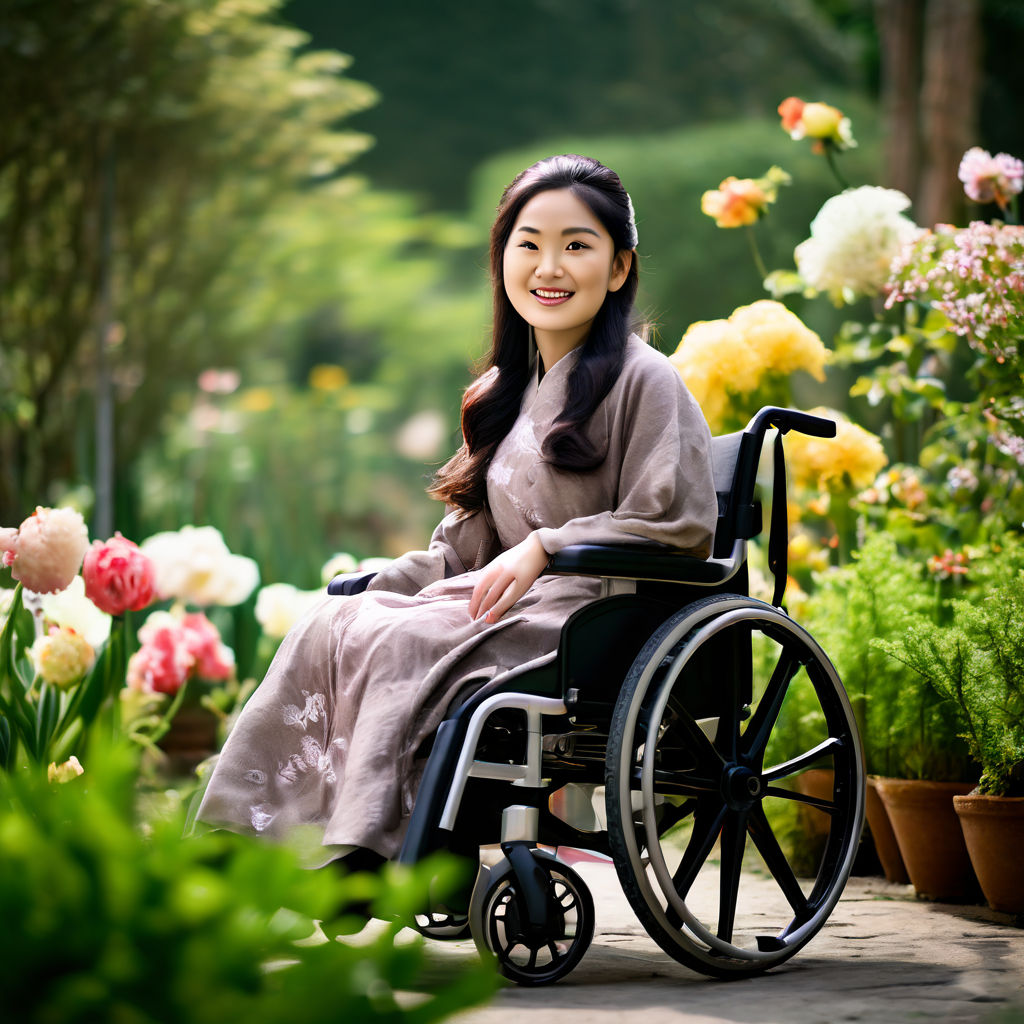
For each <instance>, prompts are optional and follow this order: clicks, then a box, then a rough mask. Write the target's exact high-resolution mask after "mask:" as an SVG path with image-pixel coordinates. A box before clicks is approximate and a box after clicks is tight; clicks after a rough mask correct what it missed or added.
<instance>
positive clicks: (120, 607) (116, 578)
mask: <svg viewBox="0 0 1024 1024" xmlns="http://www.w3.org/2000/svg"><path fill="white" fill-rule="evenodd" d="M155 575H156V570H155V569H154V567H153V563H152V561H151V560H150V559H149V558H148V557H147V556H146V555H144V554H143V553H142V552H141V551H140V550H139V548H138V545H137V544H135V543H134V542H133V541H130V540H127V539H126V538H125V537H122V536H121V534H120V533H116V534H114V536H113V537H111V538H110V540H108V541H107V542H106V543H103V542H102V541H98V540H94V541H93V542H92V547H91V548H89V550H88V552H87V553H86V556H85V564H84V565H83V566H82V577H83V578H84V579H85V596H86V597H88V598H89V600H90V601H92V603H93V604H94V605H96V607H97V608H99V609H100V611H103V612H106V613H107V614H108V615H122V614H124V612H126V611H128V610H129V609H131V611H133V612H137V611H138V610H139V609H140V608H145V607H146V605H147V604H149V603H150V601H152V600H153V581H154V579H155Z"/></svg>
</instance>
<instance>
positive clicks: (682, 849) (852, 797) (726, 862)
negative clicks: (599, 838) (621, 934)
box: [606, 594, 865, 978]
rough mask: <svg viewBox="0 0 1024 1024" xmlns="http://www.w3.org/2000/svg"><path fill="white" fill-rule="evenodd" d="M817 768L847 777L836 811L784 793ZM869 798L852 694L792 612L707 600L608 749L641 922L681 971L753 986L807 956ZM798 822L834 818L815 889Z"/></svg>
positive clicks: (667, 648) (837, 889) (731, 598)
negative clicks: (794, 829)
mask: <svg viewBox="0 0 1024 1024" xmlns="http://www.w3.org/2000/svg"><path fill="white" fill-rule="evenodd" d="M769 665H770V666H771V668H770V669H769V668H768V666H769ZM651 737H653V739H654V742H653V743H651V742H650V738H651ZM780 745H781V746H783V747H785V746H788V747H789V748H790V749H784V750H780V749H779V747H780ZM766 751H767V752H768V760H767V767H766V765H765V762H766V758H765V754H766ZM811 767H825V768H828V769H832V771H833V773H834V774H833V783H832V795H831V799H828V798H815V797H809V796H804V795H802V794H801V793H799V792H797V791H796V789H795V788H793V789H788V788H784V786H785V785H786V784H788V785H790V786H793V785H794V784H795V780H796V779H797V778H798V777H799V776H800V775H802V774H803V773H804V772H805V771H806V770H807V769H809V768H811ZM864 795H865V778H864V758H863V753H862V750H861V744H860V737H859V734H858V731H857V725H856V721H855V719H854V714H853V710H852V708H851V706H850V702H849V700H848V698H847V696H846V692H845V691H844V689H843V686H842V683H841V682H840V680H839V677H838V675H837V674H836V671H835V669H834V668H833V667H832V664H831V663H830V662H829V660H828V658H827V657H826V656H825V654H824V652H823V651H822V650H821V648H820V647H819V646H818V645H817V643H815V641H814V640H813V638H812V637H811V636H810V634H809V633H807V631H806V630H804V629H803V628H802V627H801V626H799V625H797V624H796V623H795V622H794V621H793V620H792V619H790V618H789V616H788V615H786V614H785V613H784V612H782V611H780V610H779V609H777V608H774V607H772V606H771V605H768V604H765V603H763V602H761V601H756V600H753V599H752V598H749V597H743V596H740V595H730V594H723V595H716V596H713V597H708V598H704V599H703V600H700V601H697V602H695V603H694V604H691V605H688V606H687V607H686V608H684V609H683V610H682V611H680V612H678V613H677V614H676V615H674V616H673V617H672V618H671V619H669V620H668V621H667V622H665V623H664V624H663V625H662V626H661V627H660V628H659V629H658V631H657V632H656V633H655V634H654V635H653V636H652V637H651V639H650V640H649V641H648V642H647V644H646V645H645V647H644V648H643V650H642V651H641V652H640V654H639V655H638V656H637V659H636V661H635V662H634V664H633V667H632V668H631V670H630V672H629V674H628V675H627V677H626V681H625V683H624V685H623V688H622V692H621V694H620V696H619V699H618V702H617V704H616V707H615V712H614V715H613V719H612V727H611V735H610V737H609V742H608V755H607V763H606V805H607V811H608V833H609V842H610V845H611V849H612V855H613V858H614V861H615V867H616V870H617V871H618V875H619V879H620V881H621V883H622V887H623V890H624V891H625V894H626V896H627V898H628V899H629V902H630V903H631V904H632V906H633V909H634V911H635V912H636V914H637V916H638V917H639V919H640V921H641V923H642V924H643V925H644V927H645V928H646V929H647V931H648V933H649V934H650V935H651V937H652V938H653V939H654V940H655V941H656V942H657V943H658V944H659V945H660V946H661V947H662V949H664V950H665V951H666V952H667V953H668V954H669V955H670V956H672V957H674V958H675V959H676V960H678V961H679V962H680V963H683V964H685V965H686V966H688V967H691V968H693V969H695V970H698V971H700V972H702V973H704V974H709V975H712V976H714V977H725V978H728V977H745V976H749V975H752V974H758V973H760V972H762V971H765V970H768V969H769V968H772V967H775V966H777V965H779V964H781V963H782V962H784V961H785V960H787V959H788V958H789V957H791V956H792V955H793V954H794V953H796V952H797V950H798V949H800V948H801V947H802V946H803V945H804V944H805V943H807V942H808V941H809V940H810V939H811V938H812V937H813V936H814V935H815V933H816V932H817V931H818V930H819V929H820V928H821V926H822V925H823V924H824V923H825V921H826V920H827V919H828V916H829V914H830V913H831V912H832V910H833V908H834V907H835V904H836V902H837V901H838V899H839V897H840V895H841V894H842V890H843V887H844V886H845V884H846V880H847V878H848V877H849V873H850V868H851V866H852V864H853V858H854V855H855V853H856V850H857V844H858V841H859V839H860V834H861V829H862V827H863V821H864V798H865V796H864ZM794 812H799V813H803V814H805V815H806V814H808V813H809V814H810V815H811V816H812V817H813V816H817V817H819V818H820V824H821V831H822V834H823V839H822V841H821V849H820V851H818V852H816V853H815V855H814V857H813V858H812V860H811V865H810V869H809V872H808V873H809V875H810V878H809V879H801V878H799V877H798V873H797V871H795V870H794V868H793V866H792V865H791V862H790V861H791V859H792V857H793V854H792V853H791V854H790V855H787V854H786V853H784V852H783V850H782V847H781V846H780V843H779V840H778V838H777V833H779V832H780V829H781V824H780V823H781V822H783V821H784V820H785V816H786V815H789V816H790V817H791V818H792V817H793V815H794ZM748 837H749V839H750V840H751V843H749V844H748V842H747V839H748ZM716 851H717V855H716ZM716 856H717V859H716ZM745 858H746V860H745ZM741 867H746V868H747V871H746V872H745V873H744V874H742V875H741ZM751 869H753V870H751ZM757 872H760V873H761V875H760V877H759V876H758V874H757ZM741 878H742V879H743V882H742V884H741ZM709 882H710V883H711V886H710V887H709V886H708V885H707V883H709ZM709 888H710V889H711V893H710V898H709V896H708V889H709Z"/></svg>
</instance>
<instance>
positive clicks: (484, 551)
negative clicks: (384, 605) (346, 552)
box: [367, 507, 501, 595]
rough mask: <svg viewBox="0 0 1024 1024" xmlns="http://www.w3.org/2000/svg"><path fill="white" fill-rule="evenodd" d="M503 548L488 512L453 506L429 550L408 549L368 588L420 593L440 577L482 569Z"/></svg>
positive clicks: (434, 534) (394, 592)
mask: <svg viewBox="0 0 1024 1024" xmlns="http://www.w3.org/2000/svg"><path fill="white" fill-rule="evenodd" d="M500 550H501V546H500V543H499V541H498V537H497V534H496V533H495V531H494V526H493V525H492V523H491V519H490V516H489V515H488V514H487V512H486V511H482V512H475V513H473V514H472V515H469V516H465V515H461V516H460V514H459V513H458V512H457V511H456V510H455V509H453V508H451V507H449V508H448V510H447V512H446V515H445V517H444V518H443V519H442V520H441V522H440V523H438V524H437V528H436V529H435V530H434V533H433V536H432V537H431V538H430V545H429V547H428V548H427V550H426V551H408V552H406V553H405V554H404V555H402V556H401V557H399V558H396V559H395V560H394V561H393V562H392V563H391V564H390V565H388V566H386V567H385V568H384V569H382V570H381V571H380V572H379V573H377V575H376V576H375V577H374V578H373V579H372V580H371V581H370V585H369V587H367V589H368V590H386V591H389V592H391V593H393V594H405V595H412V594H417V593H419V591H421V590H422V589H423V588H424V587H427V586H429V585H430V584H431V583H436V582H437V581H438V580H443V579H448V578H449V577H451V576H460V575H462V573H465V572H469V571H471V570H473V569H479V568H481V567H482V566H484V565H486V564H487V563H488V562H489V561H491V559H492V558H494V557H495V556H496V555H497V554H498V553H499V551H500Z"/></svg>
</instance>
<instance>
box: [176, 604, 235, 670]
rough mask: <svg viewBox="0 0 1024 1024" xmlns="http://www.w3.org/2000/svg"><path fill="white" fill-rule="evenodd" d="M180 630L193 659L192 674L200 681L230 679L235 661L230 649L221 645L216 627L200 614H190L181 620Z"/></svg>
mask: <svg viewBox="0 0 1024 1024" xmlns="http://www.w3.org/2000/svg"><path fill="white" fill-rule="evenodd" d="M181 628H182V631H183V633H184V637H185V645H186V647H187V648H188V652H189V654H191V655H192V657H193V658H194V659H195V664H194V666H193V674H194V675H196V676H198V677H199V678H200V679H230V678H231V673H232V672H233V671H234V669H235V659H234V655H233V654H232V652H231V649H230V648H229V647H227V646H225V645H224V644H222V643H221V640H220V633H219V632H218V631H217V627H216V626H215V625H214V624H213V623H212V622H211V621H210V620H209V619H208V618H207V617H206V616H205V615H204V614H203V613H202V612H191V613H190V614H188V615H186V616H185V617H184V619H182V622H181Z"/></svg>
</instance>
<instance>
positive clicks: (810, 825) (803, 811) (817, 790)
mask: <svg viewBox="0 0 1024 1024" xmlns="http://www.w3.org/2000/svg"><path fill="white" fill-rule="evenodd" d="M795 782H796V788H797V792H799V793H802V794H803V795H804V796H813V797H817V799H819V800H831V799H832V796H833V792H834V790H835V784H836V774H835V772H834V771H833V770H832V769H831V768H811V769H810V770H808V771H806V772H802V773H801V774H800V775H798V776H797V777H796V779H795ZM800 823H801V826H802V827H803V829H804V831H805V832H806V833H807V834H808V835H809V836H814V837H817V838H820V839H824V838H826V837H827V836H828V830H829V828H830V827H831V825H832V819H831V818H830V817H829V815H828V814H826V813H825V812H824V811H819V810H818V808H817V807H812V806H811V805H810V804H800Z"/></svg>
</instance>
